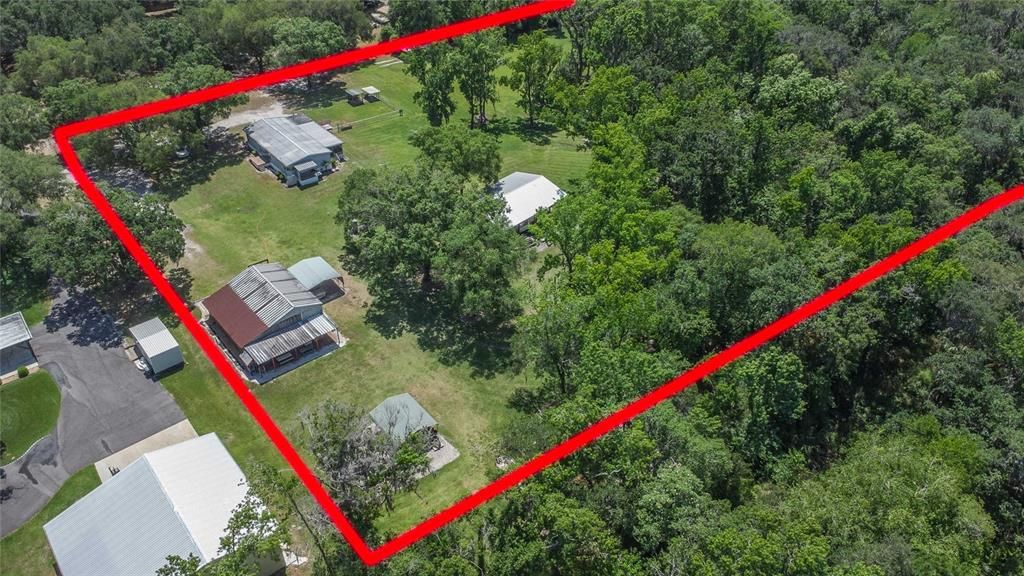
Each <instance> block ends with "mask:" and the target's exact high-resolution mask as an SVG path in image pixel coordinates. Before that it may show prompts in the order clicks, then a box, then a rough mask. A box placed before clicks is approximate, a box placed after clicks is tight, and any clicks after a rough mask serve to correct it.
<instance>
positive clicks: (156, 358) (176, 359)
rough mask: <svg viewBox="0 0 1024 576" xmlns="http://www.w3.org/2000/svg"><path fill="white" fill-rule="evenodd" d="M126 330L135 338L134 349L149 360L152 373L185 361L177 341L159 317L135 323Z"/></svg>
mask: <svg viewBox="0 0 1024 576" xmlns="http://www.w3.org/2000/svg"><path fill="white" fill-rule="evenodd" d="M128 332H130V333H131V335H132V337H133V338H135V347H136V349H137V350H138V352H139V354H141V355H142V356H143V357H144V358H145V359H146V361H147V362H149V366H150V367H151V368H152V369H153V373H154V374H159V373H160V372H163V371H165V370H169V369H171V368H174V367H176V366H179V365H181V364H183V363H184V362H185V359H184V358H183V357H182V356H181V348H180V347H179V346H178V341H177V340H175V339H174V336H173V335H172V334H171V331H170V330H168V329H167V326H164V323H163V322H162V321H161V320H160V319H159V318H150V319H149V320H146V321H145V322H143V323H142V324H136V325H135V326H132V327H131V328H129V329H128Z"/></svg>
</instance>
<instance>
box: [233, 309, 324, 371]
mask: <svg viewBox="0 0 1024 576" xmlns="http://www.w3.org/2000/svg"><path fill="white" fill-rule="evenodd" d="M337 329H338V327H337V326H336V325H335V324H334V322H333V321H332V320H331V319H330V318H328V317H327V315H325V314H319V315H317V316H313V317H312V318H310V319H308V320H305V321H303V322H301V323H299V324H298V325H297V326H295V327H294V328H290V329H288V330H285V331H284V332H281V333H278V334H274V335H273V336H268V337H266V338H262V339H260V340H257V341H256V342H253V343H252V344H249V345H248V346H246V347H245V349H244V350H243V351H242V353H241V354H239V357H241V359H242V362H245V363H246V364H248V363H249V362H252V361H255V362H256V363H257V364H263V363H265V362H269V361H270V359H271V358H276V357H277V356H280V355H281V354H284V353H286V352H289V351H291V350H294V349H296V348H298V347H299V346H302V345H304V344H309V343H310V342H312V341H314V340H316V339H317V338H319V337H321V336H323V335H324V334H330V333H331V332H334V331H335V330H337Z"/></svg>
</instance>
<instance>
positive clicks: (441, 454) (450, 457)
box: [427, 434, 459, 474]
mask: <svg viewBox="0 0 1024 576" xmlns="http://www.w3.org/2000/svg"><path fill="white" fill-rule="evenodd" d="M437 439H438V440H440V441H441V447H440V448H438V449H437V450H432V451H430V452H427V468H428V469H429V472H427V474H433V473H434V472H437V471H438V470H440V469H441V468H444V467H445V466H447V465H448V464H451V463H452V462H453V461H455V459H456V458H458V457H459V450H458V449H457V448H455V446H453V445H452V443H451V442H449V441H448V439H447V438H445V437H444V436H442V435H440V434H438V435H437Z"/></svg>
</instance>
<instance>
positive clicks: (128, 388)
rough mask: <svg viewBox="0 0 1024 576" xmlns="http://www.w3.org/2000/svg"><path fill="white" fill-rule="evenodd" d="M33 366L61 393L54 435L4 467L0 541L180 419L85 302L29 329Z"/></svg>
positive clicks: (72, 301)
mask: <svg viewBox="0 0 1024 576" xmlns="http://www.w3.org/2000/svg"><path fill="white" fill-rule="evenodd" d="M31 330H32V335H33V339H32V348H33V349H34V350H35V352H36V357H37V358H38V359H39V365H40V367H42V368H43V369H45V370H47V371H48V372H50V374H52V375H53V377H54V379H55V380H56V381H57V384H58V385H59V386H60V389H61V406H60V417H59V419H58V421H57V427H56V429H55V430H54V431H53V432H51V433H50V434H49V435H48V436H46V437H44V438H43V439H42V440H40V441H39V442H37V443H36V444H35V445H34V446H33V447H32V448H30V449H29V451H28V452H26V453H25V454H24V455H23V456H22V457H21V458H19V459H18V460H15V461H14V462H11V463H10V464H8V465H7V466H5V467H4V472H5V473H6V478H4V479H3V480H0V494H2V498H3V500H2V502H0V536H5V535H7V534H9V533H10V532H12V531H14V530H15V529H17V528H18V527H19V526H21V525H22V524H23V523H25V522H26V521H27V520H28V519H30V518H31V517H32V516H33V515H35V513H36V512H38V511H39V510H40V509H42V508H43V506H45V505H46V503H47V502H48V501H49V500H50V498H51V497H52V496H53V494H54V493H56V491H57V490H58V489H59V488H60V486H61V485H62V484H63V483H64V481H65V480H67V478H68V477H69V476H70V475H71V474H74V473H75V472H77V471H79V470H81V469H82V468H84V467H86V466H91V465H92V464H93V463H94V462H96V461H98V460H100V459H102V458H105V457H106V456H109V455H111V454H113V453H115V452H117V451H119V450H122V449H123V448H126V447H128V446H130V445H132V444H134V443H136V442H138V441H140V440H142V439H144V438H147V437H148V436H151V435H152V434H155V433H157V432H159V431H161V430H163V429H164V428H167V427H168V426H171V425H172V424H175V423H177V422H180V421H182V420H184V419H185V415H184V414H183V413H182V411H181V409H180V408H179V407H178V405H177V404H176V403H175V402H174V398H172V397H171V395H170V394H168V393H167V391H166V390H164V388H163V386H161V385H160V383H159V382H157V381H153V380H150V379H149V378H146V377H145V376H144V375H143V374H142V372H140V371H139V370H138V369H136V368H135V365H134V364H133V363H132V362H131V361H129V360H128V358H127V356H126V355H125V353H124V351H123V350H122V349H121V346H120V343H121V335H122V333H123V332H122V330H121V328H120V327H118V326H117V325H116V324H115V323H114V321H113V320H112V319H111V318H110V316H108V315H107V314H105V313H104V312H103V311H102V310H101V309H100V308H99V307H98V306H97V305H96V304H95V302H94V301H92V300H91V299H90V298H88V297H86V296H82V295H79V296H76V297H72V298H68V297H67V295H66V294H61V296H60V297H59V298H58V299H57V300H56V302H55V303H54V306H53V310H52V311H51V313H50V315H49V316H48V317H47V319H46V321H44V322H43V323H42V324H38V325H36V326H33V327H32V328H31Z"/></svg>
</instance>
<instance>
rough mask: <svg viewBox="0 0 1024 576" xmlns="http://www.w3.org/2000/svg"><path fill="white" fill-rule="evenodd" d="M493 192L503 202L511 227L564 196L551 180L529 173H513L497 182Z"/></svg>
mask: <svg viewBox="0 0 1024 576" xmlns="http://www.w3.org/2000/svg"><path fill="white" fill-rule="evenodd" d="M493 190H494V193H495V194H497V195H498V196H500V197H502V198H503V199H504V200H505V204H506V205H507V209H506V210H505V213H506V215H507V216H508V220H509V223H511V224H512V226H520V225H521V224H523V223H524V222H526V221H528V220H529V219H530V218H533V217H534V215H536V214H537V212H539V211H541V210H545V209H547V208H550V207H552V206H554V205H555V202H558V200H559V199H560V198H561V197H562V196H563V195H564V192H562V189H561V188H559V187H558V186H557V185H556V184H555V183H554V182H552V181H551V180H548V179H547V178H545V177H544V176H541V175H540V174H530V173H529V172H513V173H511V174H509V175H508V176H505V177H504V178H502V179H501V180H498V182H497V184H495V185H494V188H493Z"/></svg>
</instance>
